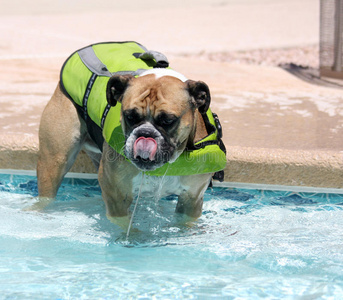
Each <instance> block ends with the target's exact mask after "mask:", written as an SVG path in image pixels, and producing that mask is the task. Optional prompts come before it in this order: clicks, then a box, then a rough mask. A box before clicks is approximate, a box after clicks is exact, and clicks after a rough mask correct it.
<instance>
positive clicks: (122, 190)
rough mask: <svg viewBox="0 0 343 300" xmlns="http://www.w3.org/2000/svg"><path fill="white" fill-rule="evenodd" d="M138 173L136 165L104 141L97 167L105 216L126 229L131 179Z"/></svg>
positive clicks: (128, 221)
mask: <svg viewBox="0 0 343 300" xmlns="http://www.w3.org/2000/svg"><path fill="white" fill-rule="evenodd" d="M138 174H139V171H138V170H137V168H136V167H134V166H133V165H132V164H131V163H129V162H127V161H126V160H125V158H124V157H123V156H121V155H119V154H118V153H117V152H115V151H114V150H113V149H112V148H111V147H110V146H109V145H108V144H107V143H104V147H103V155H102V159H101V162H100V167H99V183H100V187H101V192H102V197H103V199H104V202H105V204H106V215H107V218H108V219H109V220H110V221H111V222H112V223H114V224H116V225H118V226H120V227H121V228H122V229H123V230H127V228H128V226H129V223H130V213H129V208H130V205H131V203H132V200H133V194H132V179H133V178H134V177H135V176H136V175H138Z"/></svg>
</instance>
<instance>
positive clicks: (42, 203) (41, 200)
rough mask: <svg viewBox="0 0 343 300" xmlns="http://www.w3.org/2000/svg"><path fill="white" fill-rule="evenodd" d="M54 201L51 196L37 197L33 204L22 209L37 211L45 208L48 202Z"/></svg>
mask: <svg viewBox="0 0 343 300" xmlns="http://www.w3.org/2000/svg"><path fill="white" fill-rule="evenodd" d="M53 201H54V199H53V198H48V197H38V200H37V202H35V203H34V204H32V205H30V206H28V207H25V208H23V211H38V212H41V211H43V210H44V208H46V207H47V206H48V205H49V204H50V203H52V202H53Z"/></svg>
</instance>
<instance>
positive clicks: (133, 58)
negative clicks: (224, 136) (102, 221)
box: [60, 42, 226, 176]
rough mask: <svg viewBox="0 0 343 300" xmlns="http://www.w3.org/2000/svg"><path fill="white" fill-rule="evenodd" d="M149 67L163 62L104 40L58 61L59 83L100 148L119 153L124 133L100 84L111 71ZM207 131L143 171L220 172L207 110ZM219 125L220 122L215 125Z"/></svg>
mask: <svg viewBox="0 0 343 300" xmlns="http://www.w3.org/2000/svg"><path fill="white" fill-rule="evenodd" d="M154 67H162V68H167V67H169V62H168V60H167V58H166V57H165V56H164V55H163V54H161V53H159V52H155V51H148V50H147V49H146V48H145V47H144V46H142V45H140V44H138V43H136V42H108V43H99V44H94V45H90V46H87V47H85V48H82V49H80V50H78V51H76V52H74V53H73V54H72V55H71V56H70V57H69V58H68V59H67V60H66V62H65V63H64V65H63V67H62V70H61V74H60V85H61V88H62V90H63V92H64V93H65V95H66V96H68V98H70V99H71V100H72V102H73V103H74V105H75V107H76V109H77V111H78V113H79V114H80V116H81V117H82V118H83V119H84V120H85V122H86V124H87V127H88V131H89V133H90V136H91V137H92V139H93V140H94V141H95V142H96V143H97V145H98V147H99V148H100V149H101V150H102V143H103V140H104V139H105V141H106V142H107V143H108V144H109V145H110V146H111V147H112V148H113V149H114V150H115V151H116V152H118V153H119V154H121V155H123V156H125V155H124V153H123V147H124V145H125V137H124V134H123V131H122V128H121V124H120V114H121V104H120V103H117V105H116V106H114V107H113V106H110V105H109V104H108V103H107V99H106V86H107V82H108V80H109V78H110V77H111V76H113V75H122V74H132V75H133V76H139V75H140V74H141V73H143V72H144V71H146V70H148V69H152V68H154ZM204 121H205V123H206V124H207V128H208V132H209V134H208V136H206V137H205V138H203V139H202V140H200V141H198V142H197V143H195V144H194V147H193V148H192V149H186V150H185V151H184V152H183V153H182V154H181V155H180V156H179V158H178V159H177V160H176V161H175V162H173V163H166V164H165V165H163V166H162V167H160V168H158V169H156V170H154V171H148V172H146V173H147V174H148V175H152V176H164V175H167V176H182V175H193V174H204V173H215V172H218V171H221V170H223V169H224V168H225V165H226V154H225V147H224V145H223V143H222V141H221V139H220V137H221V136H219V135H220V134H221V133H219V132H218V128H217V127H218V125H219V121H218V119H217V117H216V115H213V114H212V112H211V110H210V109H208V111H207V113H206V115H204ZM219 126H220V125H219Z"/></svg>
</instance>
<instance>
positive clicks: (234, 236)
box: [0, 175, 343, 299]
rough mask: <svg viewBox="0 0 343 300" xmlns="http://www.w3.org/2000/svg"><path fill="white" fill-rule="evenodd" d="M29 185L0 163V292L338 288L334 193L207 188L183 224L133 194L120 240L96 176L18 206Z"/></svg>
mask: <svg viewBox="0 0 343 300" xmlns="http://www.w3.org/2000/svg"><path fill="white" fill-rule="evenodd" d="M36 195H37V184H36V179H35V177H30V176H19V175H0V299H118V298H121V299H129V298H131V299H137V298H139V299H152V298H153V299H204V298H205V299H259V298H265V299H280V298H282V299H342V295H343V195H340V194H324V193H292V192H282V191H266V190H253V189H234V188H213V189H208V191H207V192H206V195H205V203H204V212H203V215H202V217H201V218H200V219H199V220H198V221H197V223H195V224H194V225H193V226H192V227H186V226H184V225H182V224H181V223H180V220H179V219H178V218H177V216H175V214H174V212H173V211H174V209H175V204H176V199H175V198H174V197H169V198H168V199H163V200H160V201H157V200H156V199H153V198H151V199H141V201H140V202H139V205H138V209H137V212H136V215H135V218H134V227H135V228H136V229H139V230H140V232H139V233H137V232H136V233H132V234H131V235H130V237H129V239H128V240H126V238H125V234H124V233H122V232H121V231H120V230H118V229H117V228H115V226H114V225H112V224H111V223H110V222H109V221H108V220H107V219H106V216H105V206H104V204H103V202H102V200H101V193H100V189H99V187H98V186H97V183H96V180H71V179H69V180H67V181H65V183H64V184H63V186H62V187H61V189H60V192H59V195H58V197H57V200H56V201H55V202H54V203H53V204H51V205H50V206H49V207H48V208H47V209H46V210H45V211H44V212H42V213H39V212H31V211H25V208H27V207H29V206H30V205H32V204H33V203H34V201H35V196H36Z"/></svg>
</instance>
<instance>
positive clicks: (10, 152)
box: [0, 0, 343, 188]
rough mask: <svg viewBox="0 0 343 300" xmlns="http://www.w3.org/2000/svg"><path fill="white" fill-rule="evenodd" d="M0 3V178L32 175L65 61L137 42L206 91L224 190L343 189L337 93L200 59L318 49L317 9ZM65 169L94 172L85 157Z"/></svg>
mask: <svg viewBox="0 0 343 300" xmlns="http://www.w3.org/2000/svg"><path fill="white" fill-rule="evenodd" d="M0 5H1V7H2V9H1V11H0V29H1V37H0V66H1V71H2V72H1V73H0V169H34V168H35V164H36V158H37V150H38V140H37V133H38V124H39V119H40V115H41V112H42V110H43V108H44V106H45V104H46V103H47V101H48V100H49V98H50V96H51V94H52V93H53V91H54V88H55V86H56V84H57V81H58V75H59V69H60V67H61V65H62V63H63V61H64V60H65V59H66V58H67V57H68V56H69V54H70V53H71V52H73V51H75V50H76V49H78V48H81V47H83V46H85V45H88V44H90V43H95V42H100V41H120V40H136V41H138V42H140V43H142V44H143V45H145V46H146V47H148V48H149V49H153V50H157V51H161V52H164V53H165V54H166V55H167V56H168V57H169V60H170V62H171V66H172V67H173V68H174V69H176V70H178V71H180V72H182V73H184V74H185V75H186V76H187V77H189V78H192V79H196V80H203V81H205V82H207V83H208V84H209V86H210V88H211V92H212V98H213V101H212V103H213V104H212V107H213V110H214V111H216V112H218V114H219V116H220V118H221V121H222V124H223V126H224V140H225V144H226V146H227V149H228V166H227V170H226V180H227V181H237V182H254V183H265V184H285V185H307V186H318V187H333V188H343V152H342V146H343V145H342V144H343V141H342V134H343V116H342V115H343V105H342V102H343V95H342V90H337V89H332V88H323V87H318V86H315V85H311V84H308V83H305V82H302V81H301V80H299V79H297V78H295V77H293V76H292V75H290V74H288V73H286V72H285V71H283V70H282V69H280V68H276V67H266V66H252V65H245V64H229V63H219V62H213V61H209V60H206V59H204V56H203V55H200V54H203V53H214V52H220V51H236V50H247V49H258V48H281V47H297V46H299V47H300V46H306V45H313V44H316V43H318V37H319V1H316V0H288V1H283V0H260V1H257V0H244V1H238V0H231V1H229V0H226V1H225V0H218V1H209V0H201V1H196V0H184V1H182V2H181V1H163V2H162V1H157V0H147V1H144V4H143V2H141V1H137V0H135V1H130V2H128V1H126V2H124V1H109V0H106V1H101V2H95V1H90V0H87V1H77V0H74V1H55V2H52V1H51V2H49V3H47V2H46V1H43V0H34V1H30V3H26V2H24V1H19V0H15V1H11V2H5V1H3V0H0ZM197 53H199V58H197V55H195V56H194V55H192V57H188V55H189V54H197ZM200 56H201V58H200ZM73 171H77V172H93V171H94V170H93V169H92V166H91V164H90V163H89V161H88V160H87V158H86V157H85V156H84V155H81V157H80V158H79V159H78V163H77V165H76V166H75V167H74V168H73Z"/></svg>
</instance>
